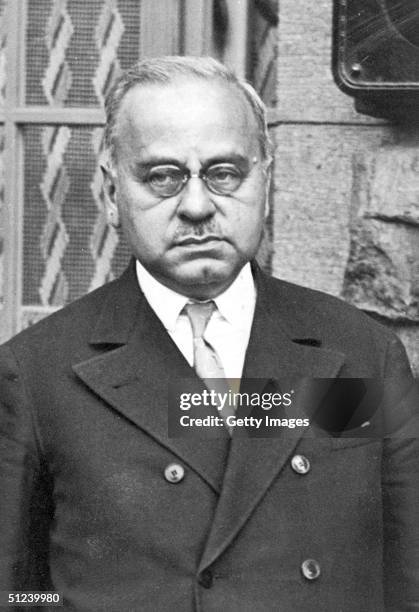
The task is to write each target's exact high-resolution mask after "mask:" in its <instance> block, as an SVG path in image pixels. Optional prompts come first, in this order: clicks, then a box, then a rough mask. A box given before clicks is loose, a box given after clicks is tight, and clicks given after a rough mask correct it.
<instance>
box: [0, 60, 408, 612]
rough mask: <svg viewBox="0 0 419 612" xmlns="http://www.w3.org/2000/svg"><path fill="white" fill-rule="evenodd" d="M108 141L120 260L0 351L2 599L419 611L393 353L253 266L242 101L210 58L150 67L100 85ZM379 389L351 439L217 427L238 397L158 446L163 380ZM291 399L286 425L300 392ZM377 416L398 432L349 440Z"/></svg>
mask: <svg viewBox="0 0 419 612" xmlns="http://www.w3.org/2000/svg"><path fill="white" fill-rule="evenodd" d="M106 137H107V146H108V153H109V156H108V162H107V164H106V165H105V167H104V169H103V170H104V181H105V192H106V198H107V212H108V216H109V221H110V223H112V224H113V225H115V226H119V225H121V226H122V230H123V232H124V234H125V236H126V239H127V240H128V243H129V244H130V246H131V249H132V253H133V255H134V258H135V259H133V262H132V263H131V265H130V266H129V269H128V270H127V271H126V272H125V273H124V274H123V275H122V277H121V278H120V279H118V280H116V281H114V282H112V283H110V284H108V285H105V286H104V287H102V288H100V289H98V290H97V291H94V292H93V293H91V294H90V295H87V296H85V297H84V298H82V299H81V300H79V301H77V302H75V303H73V304H71V305H70V306H68V307H67V308H64V309H63V310H62V311H60V312H58V313H56V314H54V315H53V316H51V317H49V318H48V319H45V320H44V321H42V322H40V323H39V324H37V325H35V326H33V327H32V328H31V329H28V330H26V331H24V332H23V333H21V334H19V335H18V336H16V337H15V338H13V339H12V340H10V341H9V342H8V343H7V344H6V345H4V346H3V347H2V349H1V351H0V356H1V361H0V373H1V383H0V384H1V394H0V475H1V478H0V488H1V491H2V493H1V502H0V503H1V506H0V591H2V592H3V598H4V597H5V594H7V593H11V592H12V591H25V592H29V591H42V592H46V591H52V592H58V593H60V594H61V595H62V597H63V602H64V609H66V610H77V611H86V612H91V611H94V610H110V611H121V610H122V611H125V610H126V611H128V610H129V611H137V610H138V611H141V612H143V611H150V612H151V611H153V612H154V611H161V612H165V611H168V610H176V611H179V612H192V611H194V610H201V611H202V612H210V611H214V612H215V611H217V612H218V611H221V610H228V611H229V612H243V611H246V610H247V611H249V612H265V611H271V610H272V611H281V612H297V611H298V612H314V611H319V612H329V611H330V612H336V611H337V610H339V611H341V612H359V611H360V610H365V611H368V612H372V611H377V612H382V611H383V610H394V611H396V610H397V611H408V610H412V611H413V610H418V609H419V593H418V590H419V587H418V584H419V541H418V540H419V537H418V526H417V524H418V522H419V521H418V518H419V517H418V508H419V493H418V490H419V476H418V474H419V445H418V440H417V439H415V438H414V437H413V436H414V435H415V432H414V430H413V429H412V428H413V425H412V423H414V418H415V416H414V414H413V413H414V411H415V410H416V408H417V405H416V404H414V402H413V401H412V400H411V399H409V397H410V392H411V379H410V374H409V368H408V365H407V361H406V357H405V354H404V351H403V349H402V348H401V345H400V343H399V342H398V340H396V338H395V337H394V336H393V335H392V334H391V333H389V332H388V331H386V330H385V329H384V328H382V327H381V326H379V325H378V324H376V323H374V322H373V321H371V320H369V319H368V318H367V317H366V316H365V315H363V314H361V313H359V312H358V311H356V310H355V309H353V308H351V307H349V306H347V305H345V304H344V303H343V302H341V301H339V300H336V299H334V298H332V297H329V296H327V295H324V294H321V293H318V292H314V291H310V290H308V289H304V288H301V287H297V286H294V285H291V284H288V283H285V282H281V281H279V280H275V279H270V278H267V277H266V276H265V275H264V274H263V273H262V272H261V271H260V270H259V269H258V266H257V264H256V263H255V261H254V258H255V255H256V252H257V249H258V247H259V244H260V241H261V236H262V231H263V224H264V219H265V217H266V215H267V212H268V197H267V196H268V189H269V178H270V167H271V159H270V156H269V147H268V137H267V130H266V123H265V117H264V110H263V105H262V103H261V101H260V100H259V98H258V96H257V95H256V93H255V92H254V91H253V89H252V88H251V87H249V86H248V85H247V84H245V83H243V82H241V81H240V80H238V79H237V78H236V77H235V76H234V75H233V74H232V73H230V72H229V71H228V70H227V69H226V68H224V67H223V66H221V65H220V64H218V63H217V62H216V61H214V60H211V59H192V58H175V57H172V58H161V59H151V60H145V61H143V62H140V63H139V64H137V65H136V66H134V67H133V68H132V69H130V70H128V71H127V72H125V73H124V74H122V76H121V77H120V78H119V80H118V81H117V83H116V84H115V86H114V88H113V90H112V92H111V93H110V96H109V99H108V103H107V126H106ZM302 248H303V245H302ZM385 376H392V377H393V379H392V380H397V381H399V382H400V383H401V384H400V385H395V386H396V387H397V388H396V389H395V388H394V385H393V387H392V391H391V398H392V402H393V403H392V404H391V405H387V407H386V408H383V409H382V411H381V412H380V411H377V413H374V414H371V415H370V414H369V413H368V419H366V418H365V419H364V420H363V421H362V419H361V421H362V422H361V421H360V422H358V423H356V424H355V426H354V428H352V429H351V430H350V435H346V434H345V432H344V431H341V432H340V435H332V434H331V433H330V432H328V433H327V435H326V433H325V435H314V434H313V433H312V428H311V427H308V428H307V427H306V426H304V424H303V423H300V425H301V426H300V427H295V428H294V429H289V430H286V428H285V429H283V430H281V432H280V433H278V435H273V436H271V435H266V436H264V435H259V436H257V437H255V438H253V437H252V436H248V435H243V431H244V430H240V428H239V426H236V427H233V426H231V425H230V426H226V421H227V419H228V418H229V416H230V417H231V416H232V415H234V414H235V410H236V409H237V407H236V406H234V405H233V406H230V407H229V408H230V415H228V414H227V413H228V410H227V411H225V410H224V408H223V407H220V406H215V408H214V409H215V413H217V408H218V412H219V415H218V420H217V425H215V424H214V427H213V429H214V432H215V430H216V433H214V432H211V431H209V430H210V429H211V428H208V431H207V433H208V435H207V436H206V435H202V436H201V435H196V436H194V435H186V434H185V436H181V435H179V436H178V435H176V436H174V435H173V436H172V435H169V434H170V432H168V394H169V391H168V389H169V388H170V385H171V384H172V383H176V384H181V383H179V381H183V380H189V381H191V385H192V387H194V385H195V388H196V389H201V391H202V388H203V387H204V385H203V381H205V384H206V387H205V388H206V389H207V390H208V391H209V390H210V389H211V387H212V381H214V380H216V381H218V382H220V381H221V383H222V382H223V381H224V382H225V381H227V382H228V381H229V380H230V382H231V381H232V383H231V384H232V385H233V387H234V382H236V387H235V388H236V390H237V380H239V379H241V380H242V383H243V385H244V384H245V381H246V380H247V379H251V380H252V381H253V384H256V387H258V389H259V391H263V390H264V389H265V390H266V389H271V390H272V389H273V388H275V389H277V390H278V389H280V388H281V384H282V391H284V390H285V391H286V389H284V382H283V381H284V379H287V377H288V379H289V380H290V378H289V377H291V378H292V377H294V378H295V377H297V378H298V377H301V379H303V380H305V381H309V380H310V378H317V379H322V380H323V379H325V380H326V381H327V380H329V382H330V384H332V381H333V379H338V380H339V379H342V380H347V379H350V378H354V377H362V378H379V377H385ZM281 377H282V379H283V380H282V383H280V384H279V385H278V386H277V387H275V381H278V380H280V379H281ZM255 381H256V383H255ZM258 381H259V382H258ZM323 382H324V381H323ZM182 384H183V383H182ZM185 384H186V383H185ZM265 384H266V385H267V386H265ZM328 384H329V383H327V382H326V386H327V385H328ZM273 386H274V387H273ZM295 386H296V387H298V385H295ZM302 387H304V385H302ZM242 388H243V387H242ZM308 388H310V384H308ZM230 389H231V385H230ZM401 389H403V392H401ZM293 390H294V389H293ZM303 391H304V389H303ZM306 391H307V385H306ZM303 396H304V392H303V394H302V395H301V394H300V396H299V397H300V398H301V397H303ZM285 397H286V396H285V393H284V394H283V396H282V399H283V400H284V398H285ZM290 397H291V391H289V396H288V398H290ZM333 397H335V396H333ZM289 401H291V400H289ZM313 401H314V400H313ZM333 402H334V403H333ZM333 402H332V404H333V406H332V408H333V410H334V411H335V412H336V411H339V408H340V404H339V401H338V400H336V399H334V400H333ZM297 404H298V402H297ZM297 404H295V405H294V406H293V407H291V408H288V411H290V410H291V412H290V414H291V416H295V414H293V411H294V410H295V413H298V412H299V411H301V409H302V406H304V407H305V408H307V407H308V406H309V405H310V394H309V396H308V399H307V393H306V397H305V399H301V401H300V405H297ZM329 404H330V401H329ZM387 404H389V402H387ZM237 410H239V409H237ZM303 412H304V411H303ZM377 414H379V417H377ZM213 418H216V417H214V415H213ZM378 418H379V419H381V421H383V420H384V421H386V423H387V425H386V426H387V427H388V431H390V433H391V435H389V436H388V437H385V438H384V437H383V436H382V435H381V434H380V435H372V434H371V436H368V437H366V436H365V435H358V433H357V432H360V431H361V429H362V428H364V429H365V427H367V429H368V427H369V426H371V427H375V425H374V423H375V421H376V420H377V419H378ZM301 421H303V419H301ZM213 423H215V421H213ZM249 423H250V422H249ZM388 423H390V425H388ZM323 425H324V424H323ZM326 425H327V424H326ZM251 427H252V423H250V425H249V427H248V428H247V430H249V429H251ZM326 429H327V426H326ZM332 429H333V428H332ZM338 429H339V428H338ZM371 431H372V430H371ZM386 431H387V430H386ZM310 432H311V433H310ZM354 432H355V433H354ZM213 433H214V435H213ZM46 605H48V604H46Z"/></svg>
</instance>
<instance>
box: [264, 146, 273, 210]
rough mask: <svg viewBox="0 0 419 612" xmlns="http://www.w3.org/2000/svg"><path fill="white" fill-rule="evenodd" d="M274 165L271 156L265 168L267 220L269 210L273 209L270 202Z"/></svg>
mask: <svg viewBox="0 0 419 612" xmlns="http://www.w3.org/2000/svg"><path fill="white" fill-rule="evenodd" d="M272 166H273V158H272V157H271V156H269V158H268V159H267V161H266V168H265V170H264V172H265V176H266V183H265V221H266V219H267V218H268V217H269V212H270V210H271V204H270V191H271V180H272Z"/></svg>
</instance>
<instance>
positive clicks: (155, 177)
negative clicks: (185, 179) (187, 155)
mask: <svg viewBox="0 0 419 612" xmlns="http://www.w3.org/2000/svg"><path fill="white" fill-rule="evenodd" d="M146 180H147V182H148V183H149V184H150V185H151V187H154V188H166V187H171V186H174V185H177V184H178V183H179V181H181V180H182V172H181V170H180V169H179V168H176V167H175V166H161V167H157V168H152V169H151V170H150V171H149V173H148V175H147V179H146Z"/></svg>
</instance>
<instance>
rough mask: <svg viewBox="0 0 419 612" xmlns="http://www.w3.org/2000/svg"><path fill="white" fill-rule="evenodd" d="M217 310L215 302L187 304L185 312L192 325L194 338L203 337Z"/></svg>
mask: <svg viewBox="0 0 419 612" xmlns="http://www.w3.org/2000/svg"><path fill="white" fill-rule="evenodd" d="M215 309H216V305H215V303H214V302H213V301H211V302H197V303H194V304H186V306H185V311H186V314H187V315H188V318H189V321H190V323H191V327H192V333H193V337H194V338H202V337H203V335H204V333H205V330H206V328H207V325H208V322H209V320H210V318H211V315H212V313H213V312H214V310H215Z"/></svg>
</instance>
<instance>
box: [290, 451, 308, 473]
mask: <svg viewBox="0 0 419 612" xmlns="http://www.w3.org/2000/svg"><path fill="white" fill-rule="evenodd" d="M291 467H292V469H293V470H294V472H297V474H307V472H309V471H310V461H309V460H308V459H307V457H305V456H304V455H294V457H293V458H292V459H291Z"/></svg>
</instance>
